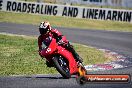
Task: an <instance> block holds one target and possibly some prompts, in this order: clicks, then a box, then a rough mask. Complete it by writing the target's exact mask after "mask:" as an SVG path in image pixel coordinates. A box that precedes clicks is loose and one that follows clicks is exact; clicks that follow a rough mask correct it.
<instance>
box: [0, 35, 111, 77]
mask: <svg viewBox="0 0 132 88" xmlns="http://www.w3.org/2000/svg"><path fill="white" fill-rule="evenodd" d="M74 46H75V49H76V50H77V52H78V53H79V54H80V55H81V56H82V58H83V59H84V63H85V65H86V64H96V63H104V62H106V61H109V60H110V59H108V58H105V57H104V54H103V53H102V52H101V51H98V50H96V49H95V48H91V47H84V46H82V45H79V44H74ZM37 50H38V48H37V38H34V37H27V36H14V35H5V34H0V75H4V76H7V75H30V74H53V73H57V71H56V70H55V69H54V68H48V67H47V66H46V65H45V64H44V63H45V60H42V59H41V58H40V56H39V55H38V52H37Z"/></svg>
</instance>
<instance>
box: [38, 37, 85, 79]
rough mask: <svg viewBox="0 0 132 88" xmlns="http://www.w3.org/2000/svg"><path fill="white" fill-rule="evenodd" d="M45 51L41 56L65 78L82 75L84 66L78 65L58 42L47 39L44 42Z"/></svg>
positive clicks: (42, 51)
mask: <svg viewBox="0 0 132 88" xmlns="http://www.w3.org/2000/svg"><path fill="white" fill-rule="evenodd" d="M42 47H43V49H42V50H41V51H40V53H41V55H42V56H43V57H45V58H46V60H47V61H48V62H49V63H50V64H51V65H52V64H53V66H54V67H55V68H56V69H57V71H58V72H59V73H60V74H61V75H62V76H63V77H64V78H70V77H71V75H73V74H76V73H78V72H79V73H80V74H82V72H80V71H81V70H79V69H80V68H81V69H82V67H83V65H82V63H77V62H76V61H75V59H74V57H73V55H72V53H71V52H70V51H68V50H67V49H65V48H64V47H62V46H61V45H59V44H58V43H57V42H56V39H54V38H51V37H47V38H46V39H45V40H44V41H43V42H42Z"/></svg>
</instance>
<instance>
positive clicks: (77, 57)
mask: <svg viewBox="0 0 132 88" xmlns="http://www.w3.org/2000/svg"><path fill="white" fill-rule="evenodd" d="M72 54H73V56H74V58H75V60H76V61H77V62H78V61H79V62H80V63H82V62H83V59H82V58H81V57H80V56H79V55H78V54H77V53H76V51H75V50H74V49H72Z"/></svg>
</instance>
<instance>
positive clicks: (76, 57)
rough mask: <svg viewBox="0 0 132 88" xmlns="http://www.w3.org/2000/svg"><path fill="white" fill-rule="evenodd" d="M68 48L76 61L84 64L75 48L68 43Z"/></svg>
mask: <svg viewBox="0 0 132 88" xmlns="http://www.w3.org/2000/svg"><path fill="white" fill-rule="evenodd" d="M66 48H67V49H68V50H69V51H70V52H71V53H72V55H73V56H74V58H75V60H76V61H77V62H78V61H79V62H80V63H82V62H83V59H82V58H81V57H80V56H79V55H78V54H77V53H76V51H75V50H74V48H73V46H72V45H71V44H70V43H69V42H68V43H67V45H66Z"/></svg>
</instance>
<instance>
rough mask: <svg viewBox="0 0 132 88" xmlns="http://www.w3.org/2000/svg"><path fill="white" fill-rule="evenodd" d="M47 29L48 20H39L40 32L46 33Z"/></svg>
mask: <svg viewBox="0 0 132 88" xmlns="http://www.w3.org/2000/svg"><path fill="white" fill-rule="evenodd" d="M49 30H51V26H50V23H49V22H41V23H40V25H39V32H40V34H46V33H47V32H48V31H49Z"/></svg>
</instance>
